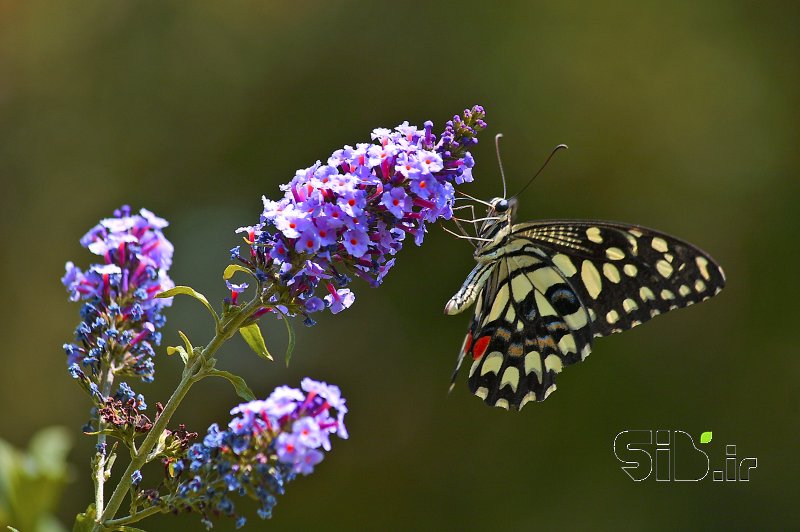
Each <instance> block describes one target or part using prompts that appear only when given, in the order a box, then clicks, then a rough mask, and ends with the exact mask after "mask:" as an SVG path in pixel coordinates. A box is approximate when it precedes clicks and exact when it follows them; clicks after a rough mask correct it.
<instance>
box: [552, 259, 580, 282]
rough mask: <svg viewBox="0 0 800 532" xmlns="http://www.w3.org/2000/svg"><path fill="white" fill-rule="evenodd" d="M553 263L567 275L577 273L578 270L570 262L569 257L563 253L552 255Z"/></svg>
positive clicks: (570, 275)
mask: <svg viewBox="0 0 800 532" xmlns="http://www.w3.org/2000/svg"><path fill="white" fill-rule="evenodd" d="M553 264H555V265H556V266H557V267H558V269H559V270H561V272H562V273H563V274H564V275H566V276H567V277H572V276H573V275H575V274H576V273H578V270H577V269H576V268H575V265H574V264H572V261H571V260H570V258H569V257H567V256H566V255H564V254H563V253H558V254H556V255H555V256H554V257H553Z"/></svg>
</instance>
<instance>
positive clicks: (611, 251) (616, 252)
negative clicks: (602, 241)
mask: <svg viewBox="0 0 800 532" xmlns="http://www.w3.org/2000/svg"><path fill="white" fill-rule="evenodd" d="M606 257H608V258H609V259H611V260H622V259H624V258H625V252H624V251H622V250H621V249H619V248H608V249H607V250H606Z"/></svg>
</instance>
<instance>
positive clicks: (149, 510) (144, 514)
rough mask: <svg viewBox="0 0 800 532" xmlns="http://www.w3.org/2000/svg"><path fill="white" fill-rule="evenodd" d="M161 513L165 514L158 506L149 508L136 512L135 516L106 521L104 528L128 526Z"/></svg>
mask: <svg viewBox="0 0 800 532" xmlns="http://www.w3.org/2000/svg"><path fill="white" fill-rule="evenodd" d="M162 512H165V510H164V509H163V508H161V507H160V506H152V507H150V508H147V509H146V510H142V511H141V512H136V513H135V514H131V515H126V516H125V517H120V518H119V519H109V520H108V521H106V522H105V526H106V527H115V526H122V525H129V524H131V523H135V522H136V521H141V520H142V519H144V518H145V517H150V516H151V515H154V514H158V513H162Z"/></svg>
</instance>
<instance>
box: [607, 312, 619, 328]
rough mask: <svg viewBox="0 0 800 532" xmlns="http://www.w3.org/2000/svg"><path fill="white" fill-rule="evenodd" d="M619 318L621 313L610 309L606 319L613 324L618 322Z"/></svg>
mask: <svg viewBox="0 0 800 532" xmlns="http://www.w3.org/2000/svg"><path fill="white" fill-rule="evenodd" d="M618 319H619V313H617V311H616V310H609V311H608V314H606V321H607V322H608V323H610V324H612V325H613V324H615V323H617V320H618Z"/></svg>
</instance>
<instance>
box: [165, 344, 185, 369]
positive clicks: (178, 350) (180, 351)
mask: <svg viewBox="0 0 800 532" xmlns="http://www.w3.org/2000/svg"><path fill="white" fill-rule="evenodd" d="M175 353H178V354H180V355H181V360H183V364H184V365H186V364H188V363H189V354H188V353H186V349H184V348H183V347H182V346H178V347H172V346H167V354H168V355H174V354H175Z"/></svg>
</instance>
